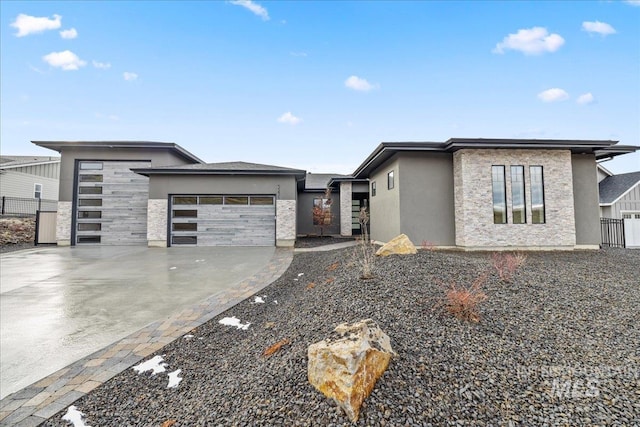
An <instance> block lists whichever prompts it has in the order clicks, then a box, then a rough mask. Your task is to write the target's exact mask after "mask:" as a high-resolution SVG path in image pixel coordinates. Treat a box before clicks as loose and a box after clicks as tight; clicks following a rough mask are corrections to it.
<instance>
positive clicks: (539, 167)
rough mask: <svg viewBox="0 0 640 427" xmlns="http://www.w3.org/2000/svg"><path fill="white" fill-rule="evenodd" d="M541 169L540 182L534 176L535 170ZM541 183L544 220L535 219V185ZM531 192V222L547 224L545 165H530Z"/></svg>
mask: <svg viewBox="0 0 640 427" xmlns="http://www.w3.org/2000/svg"><path fill="white" fill-rule="evenodd" d="M536 169H539V170H540V182H538V181H536V180H535V179H534V178H533V176H534V174H533V171H534V170H536ZM538 184H539V185H540V196H541V198H542V205H541V207H542V221H538V222H537V221H535V215H534V214H535V212H536V210H535V209H534V207H533V202H534V198H533V192H534V186H537V185H538ZM529 192H530V193H531V194H530V197H531V223H532V224H546V223H547V206H546V204H547V203H546V200H545V189H544V167H543V166H540V165H531V166H529Z"/></svg>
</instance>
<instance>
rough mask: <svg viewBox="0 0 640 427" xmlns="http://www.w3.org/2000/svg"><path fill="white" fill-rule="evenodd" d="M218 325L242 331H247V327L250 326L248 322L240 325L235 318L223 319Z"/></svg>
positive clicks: (238, 320)
mask: <svg viewBox="0 0 640 427" xmlns="http://www.w3.org/2000/svg"><path fill="white" fill-rule="evenodd" d="M218 323H221V324H223V325H227V326H235V327H236V328H238V329H242V330H244V331H246V330H247V329H249V325H250V324H251V323H249V322H247V323H245V324H242V323H240V319H238V318H237V317H235V316H232V317H225V318H224V319H221V320H220V321H219V322H218Z"/></svg>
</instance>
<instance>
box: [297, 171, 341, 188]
mask: <svg viewBox="0 0 640 427" xmlns="http://www.w3.org/2000/svg"><path fill="white" fill-rule="evenodd" d="M336 178H348V175H340V174H336V173H308V174H307V176H306V177H305V184H304V189H305V190H307V191H314V190H315V191H324V190H325V189H326V188H327V187H329V186H330V185H329V183H330V182H331V181H332V180H334V179H336Z"/></svg>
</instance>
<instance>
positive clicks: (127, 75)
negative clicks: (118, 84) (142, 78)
mask: <svg viewBox="0 0 640 427" xmlns="http://www.w3.org/2000/svg"><path fill="white" fill-rule="evenodd" d="M122 77H124V79H125V80H126V81H128V82H130V81H133V80H136V79H137V78H138V75H137V74H136V73H132V72H130V71H125V72H124V73H122Z"/></svg>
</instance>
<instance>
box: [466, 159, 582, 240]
mask: <svg viewBox="0 0 640 427" xmlns="http://www.w3.org/2000/svg"><path fill="white" fill-rule="evenodd" d="M493 165H504V166H505V171H506V177H505V178H506V195H507V217H508V223H507V224H494V223H493V201H492V184H491V166H493ZM512 165H519V166H524V170H525V194H526V209H527V216H526V218H527V223H526V224H513V218H512V212H511V180H510V179H509V167H510V166H512ZM529 166H542V167H543V168H544V169H543V176H544V200H545V218H546V221H545V224H532V223H531V197H530V195H531V191H530V179H529ZM454 187H455V190H454V191H455V223H456V245H457V246H459V247H463V248H467V249H488V248H498V249H502V248H505V249H507V248H509V249H525V248H526V249H545V248H554V249H573V248H574V247H575V245H576V224H575V212H574V194H573V175H572V164H571V152H570V151H569V150H479V149H464V150H460V151H457V152H456V153H455V154H454Z"/></svg>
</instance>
